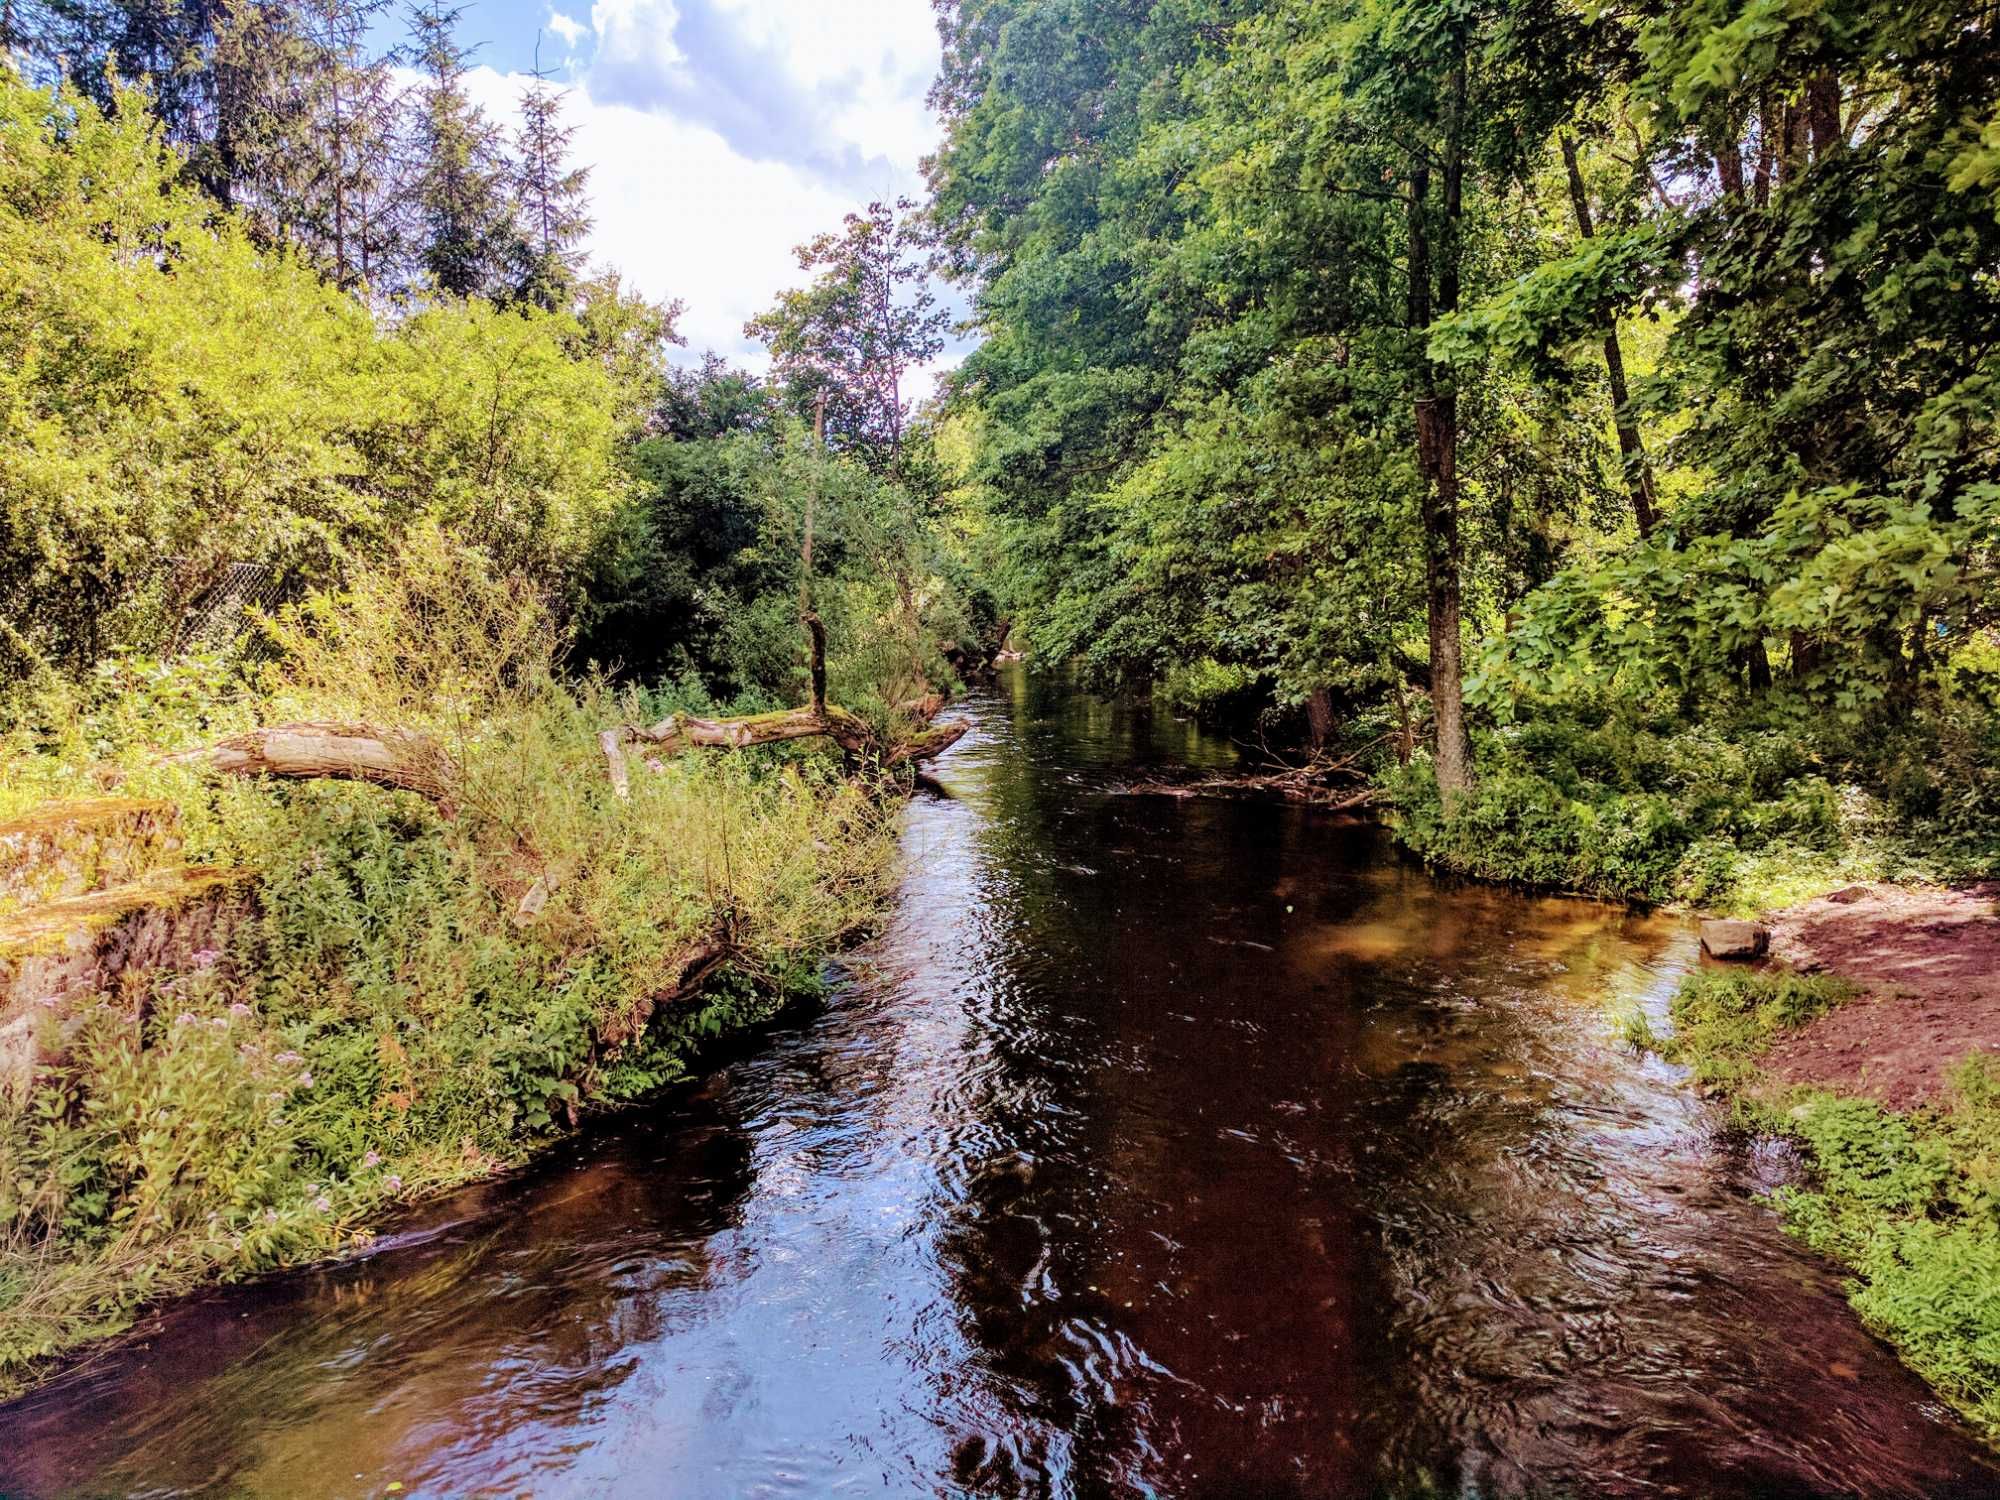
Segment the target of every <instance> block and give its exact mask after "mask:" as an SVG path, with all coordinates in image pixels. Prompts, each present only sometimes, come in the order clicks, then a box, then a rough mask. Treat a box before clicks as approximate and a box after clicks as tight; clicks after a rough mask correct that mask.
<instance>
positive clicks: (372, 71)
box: [297, 0, 399, 287]
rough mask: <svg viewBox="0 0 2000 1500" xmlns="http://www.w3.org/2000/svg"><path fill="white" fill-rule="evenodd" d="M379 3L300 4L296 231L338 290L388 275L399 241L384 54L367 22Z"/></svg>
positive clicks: (392, 96) (390, 86)
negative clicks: (304, 173)
mask: <svg viewBox="0 0 2000 1500" xmlns="http://www.w3.org/2000/svg"><path fill="white" fill-rule="evenodd" d="M386 4H387V0H303V15H304V29H305V35H306V37H307V39H308V41H309V43H310V57H311V60H312V70H311V74H310V89H309V92H308V95H307V97H308V98H309V100H310V108H309V113H310V121H311V130H310V142H309V150H308V152H307V164H308V166H309V168H310V177H309V184H308V188H307V192H306V195H305V200H304V202H303V203H302V204H301V205H300V210H301V211H300V214H299V220H298V224H297V237H298V238H299V239H300V241H301V242H302V243H304V244H305V245H306V246H308V247H309V248H310V250H311V253H312V254H313V256H314V258H315V259H316V260H317V261H318V262H319V264H320V266H321V268H322V269H323V270H324V271H325V272H326V273H327V274H328V275H330V276H331V277H332V278H333V279H334V281H335V282H336V283H337V284H339V285H340V286H343V287H353V286H356V285H358V284H361V283H368V284H371V285H377V286H379V285H380V284H381V282H382V281H384V280H385V279H390V278H392V277H393V273H394V267H395V256H396V250H397V246H398V240H399V235H398V225H397V222H396V221H397V214H396V197H397V194H396V187H397V184H396V182H395V180H394V173H393V169H392V168H393V156H394V153H393V150H392V141H393V137H394V133H395V127H396V112H397V105H398V97H397V91H396V89H395V86H394V83H393V81H392V79H391V77H390V71H389V70H390V60H389V59H388V58H386V57H370V56H369V55H368V52H367V50H366V41H367V35H368V28H369V26H370V25H371V24H372V23H373V21H374V19H375V17H376V16H377V15H379V14H380V13H381V12H382V10H383V9H384V8H385V6H386Z"/></svg>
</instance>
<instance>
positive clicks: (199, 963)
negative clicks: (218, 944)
mask: <svg viewBox="0 0 2000 1500" xmlns="http://www.w3.org/2000/svg"><path fill="white" fill-rule="evenodd" d="M220 957H222V951H221V950H220V949H219V948H197V949H196V950H195V951H194V955H193V962H194V966H195V967H196V968H197V969H212V968H214V967H215V961H216V960H217V959H218V958H220Z"/></svg>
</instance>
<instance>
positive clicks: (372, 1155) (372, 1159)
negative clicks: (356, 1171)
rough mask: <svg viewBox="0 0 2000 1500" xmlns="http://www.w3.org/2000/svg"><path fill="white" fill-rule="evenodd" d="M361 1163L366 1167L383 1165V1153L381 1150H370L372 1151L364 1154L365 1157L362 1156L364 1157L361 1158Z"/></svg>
mask: <svg viewBox="0 0 2000 1500" xmlns="http://www.w3.org/2000/svg"><path fill="white" fill-rule="evenodd" d="M361 1165H362V1166H364V1167H379V1166H381V1165H382V1153H381V1152H379V1151H370V1152H369V1153H368V1154H367V1155H366V1156H364V1157H362V1158H361Z"/></svg>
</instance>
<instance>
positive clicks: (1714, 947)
mask: <svg viewBox="0 0 2000 1500" xmlns="http://www.w3.org/2000/svg"><path fill="white" fill-rule="evenodd" d="M1701 946H1702V950H1703V951H1704V952H1705V953H1707V954H1708V956H1709V957H1710V958H1729V959H1747V958H1762V957H1763V956H1764V951H1765V950H1766V949H1767V948H1769V947H1770V946H1771V929H1770V928H1768V927H1764V926H1760V925H1759V924H1758V923H1756V922H1737V921H1731V920H1729V919H1727V918H1721V917H1711V918H1709V919H1707V920H1705V921H1704V922H1703V923H1702V924H1701Z"/></svg>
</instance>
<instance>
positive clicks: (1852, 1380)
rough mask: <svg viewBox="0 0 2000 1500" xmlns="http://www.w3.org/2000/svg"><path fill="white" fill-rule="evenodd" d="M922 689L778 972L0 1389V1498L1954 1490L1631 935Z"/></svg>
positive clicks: (1212, 759)
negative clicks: (368, 1213) (602, 1079)
mask: <svg viewBox="0 0 2000 1500" xmlns="http://www.w3.org/2000/svg"><path fill="white" fill-rule="evenodd" d="M967 707H968V711H969V712H970V713H971V714H972V716H973V717H974V719H975V720H976V728H975V730H974V732H973V733H972V734H971V735H969V736H968V737H967V738H966V739H965V740H964V741H963V742H961V744H960V746H959V747H958V748H957V749H956V750H955V751H953V752H952V753H951V754H950V755H949V756H948V757H947V758H946V759H945V760H944V761H943V762H941V763H940V765H939V766H938V769H937V780H938V782H939V783H940V785H939V786H938V787H937V788H934V789H931V790H929V791H926V792H922V793H920V795H919V797H918V799H917V800H916V801H915V802H914V803H913V804H912V806H911V808H910V810H909V814H908V819H907V831H906V842H907V846H908V851H909V856H910V857H909V864H908V873H907V876H906V879H905V884H904V888H903V890H902V893H901V897H900V900H899V904H898V907H897V910H896V912H895V914H894V916H893V919H892V920H891V922H890V924H889V926H888V928H887V930H886V931H885V933H884V934H883V936H882V937H881V938H880V939H879V940H877V941H876V942H874V943H872V944H871V945H869V946H868V947H867V948H866V949H864V950H863V951H862V952H860V953H859V954H857V955H855V956H854V957H853V958H852V959H851V960H850V962H849V965H848V968H847V971H846V973H845V975H844V977H843V978H842V980H841V982H840V983H839V984H837V985H836V987H835V989H834V991H833V993H832V994H831V995H830V997H829V998H828V1000H827V1001H826V1003H825V1004H824V1005H823V1006H822V1007H820V1008H818V1009H816V1010H815V1011H813V1012H812V1013H810V1014H806V1015H801V1016H795V1017H792V1018H790V1019H788V1020H787V1022H786V1023H785V1024H783V1025H781V1026H780V1027H778V1028H777V1029H776V1030H775V1032H774V1033H772V1034H770V1035H767V1036H765V1037H762V1038H760V1039H759V1040H758V1041H757V1043H756V1044H755V1045H754V1047H745V1048H744V1049H743V1050H742V1051H741V1052H740V1054H738V1055H736V1056H735V1057H734V1058H733V1059H728V1060H724V1061H723V1062H722V1063H721V1064H720V1065H719V1067H718V1068H717V1070H716V1071H715V1072H714V1073H713V1074H712V1075H710V1076H709V1077H708V1078H707V1080H706V1081H705V1082H704V1083H702V1084H701V1085H700V1086H698V1087H695V1088H691V1089H689V1090H687V1091H685V1092H683V1093H680V1094H677V1095H675V1096H673V1097H670V1098H669V1099H667V1100H665V1101H663V1102H662V1103H661V1104H660V1105H659V1106H658V1107H656V1108H654V1109H652V1110H650V1111H648V1112H645V1113H643V1114H640V1115H636V1116H632V1117H628V1118H625V1119H623V1120H621V1121H620V1122H618V1123H617V1124H616V1125H614V1126H612V1127H610V1128H606V1129H602V1130H600V1131H598V1132H596V1133H594V1134H592V1135H590V1136H589V1137H588V1138H586V1139H585V1140H583V1141H581V1142H580V1143H577V1144H575V1145H572V1146H569V1147H566V1148H564V1149H563V1150H562V1151H561V1152H560V1153H559V1154H558V1155H557V1156H556V1157H555V1158H553V1159H551V1160H549V1161H547V1162H545V1163H544V1164H543V1165H542V1166H540V1167H539V1168H538V1169H536V1170H535V1171H533V1172H531V1173H528V1174H525V1175H523V1176H520V1177H517V1178H514V1179H511V1180H508V1181H505V1182H500V1183H496V1184H493V1185H490V1186H487V1187H485V1188H482V1189H480V1190H478V1191H476V1192H473V1193H470V1194H465V1195H461V1196H459V1197H458V1198H456V1199H454V1200H452V1201H451V1202H450V1203H448V1204H446V1205H444V1206H443V1207H442V1209H440V1210H438V1211H436V1212H434V1213H433V1214H432V1215H431V1216H430V1217H429V1219H428V1220H427V1221H425V1222H424V1223H423V1224H421V1225H418V1226H413V1227H410V1228H407V1229H406V1230H405V1231H404V1232H402V1233H401V1234H398V1235H396V1236H392V1237H390V1238H389V1239H388V1240H387V1241H385V1243H384V1246H383V1248H382V1249H381V1250H380V1251H379V1252H378V1253H376V1254H373V1255H371V1256H369V1257H368V1258H366V1259H363V1260H359V1261H356V1262H353V1263H350V1264H346V1265H343V1266H339V1267H335V1268H332V1269H327V1270H323V1271H317V1272H311V1273H300V1274H294V1275H290V1276H283V1277H277V1278H273V1279H271V1280H269V1281H266V1282H263V1283H259V1284H256V1285H251V1286H246V1287H238V1288H233V1289H224V1290H221V1291H218V1292H214V1293H210V1294H205V1295H203V1296H200V1297H198V1298H195V1299H192V1300H190V1301H189V1302H187V1303H186V1304H184V1305H182V1306H180V1307H179V1308H177V1309H175V1310H174V1311H173V1312H171V1313H170V1314H169V1315H168V1316H167V1318H166V1319H165V1320H164V1323H163V1325H162V1326H161V1328H160V1329H159V1330H158V1331H157V1333H156V1334H155V1335H154V1336H152V1337H151V1338H150V1339H149V1340H148V1341H147V1342H145V1343H143V1344H138V1345H131V1346H126V1347H124V1348H121V1349H118V1350H115V1351H113V1352H112V1353H111V1354H109V1355H108V1356H106V1357H104V1358H101V1359H99V1360H97V1361H94V1362H93V1363H91V1364H89V1365H86V1366H84V1367H83V1368H81V1369H79V1370H77V1371H75V1372H73V1373H72V1374H71V1375H69V1376H68V1377H66V1378H64V1379H63V1380H61V1381H59V1382H58V1383H56V1384H54V1385H52V1386H49V1387H47V1388H45V1389H44V1390H43V1391H41V1392H40V1393H38V1394H37V1395H36V1396H35V1397H33V1398H32V1399H30V1400H28V1401H25V1402H22V1403H18V1404H16V1405H14V1406H12V1407H11V1408H5V1409H0V1492H4V1493H7V1494H20V1495H29V1496H40V1495H67V1494H79V1495H106V1494H118V1495H125V1494H144V1495H169V1494H190V1493H200V1494H228V1495H237V1494H241V1495H260V1496H263V1495H270V1496H294V1495H296V1496H307V1495H311V1496H347V1495H356V1496H359V1495H382V1494H385V1493H401V1494H405V1495H418V1494H424V1495H451V1496H459V1495H472V1494H481V1495H535V1496H567V1495H616V1496H647V1497H652V1496H688V1497H703V1500H707V1497H724V1500H728V1497H739V1496H742V1497H753V1496H786V1495H796V1496H810V1497H819V1496H837V1495H866V1496H903V1495H917V1496H929V1495H954V1496H955V1495H967V1494H970V1495H994V1496H1039V1495H1060V1496H1079V1497H1081V1496H1127V1495H1158V1496H1196V1497H1228V1500H1239V1497H1304V1496H1378V1495H1379V1496H1419V1495H1434V1494H1435V1495H1452V1496H1482V1497H1483V1496H1544V1495H1546V1496H1575V1497H1595V1496H1648V1495H1686V1496H1698V1497H1717V1496H1746V1497H1747V1496H1756V1497H1760V1500H1762V1497H1773V1496H1788V1495H1802V1496H1803V1495H1815V1496H1817V1495H1866V1496H1877V1495H1882V1496H1887V1495H1898V1496H1900V1495H1911V1496H1952V1495H1967V1496H1970V1495H1992V1494H2000V1472H1996V1471H1995V1470H1994V1469H1993V1468H1992V1467H1990V1466H1989V1463H1988V1460H1987V1458H1986V1457H1985V1456H1984V1454H1983V1451H1982V1450H1981V1449H1980V1447H1979V1446H1978V1445H1977V1444H1976V1443H1975V1442H1974V1441H1973V1440H1972V1439H1971V1438H1970V1437H1969V1436H1968V1435H1967V1434H1966V1433H1965V1431H1964V1430H1963V1429H1962V1428H1961V1427H1960V1426H1959V1425H1958V1424H1957V1423H1956V1422H1955V1421H1954V1420H1953V1419H1952V1418H1951V1417H1950V1416H1949V1415H1948V1414H1946V1413H1944V1412H1942V1411H1941V1410H1940V1409H1939V1408H1938V1406H1937V1405H1936V1403H1935V1402H1934V1401H1933V1400H1932V1399H1931V1398H1930V1397H1929V1395H1928V1394H1927V1392H1926V1391H1925V1389H1924V1387H1923V1386H1922V1385H1921V1384H1920V1383H1919V1382H1918V1381H1917V1380H1916V1379H1915V1378H1914V1377H1912V1376H1911V1375H1909V1374H1908V1373H1907V1372H1905V1371H1904V1370H1903V1369H1902V1368H1901V1367H1900V1366H1899V1365H1898V1364H1897V1363H1896V1361H1895V1359H1894V1358H1893V1357H1892V1356H1891V1355H1890V1354H1889V1353H1888V1352H1887V1351H1886V1350H1885V1349H1884V1348H1883V1347H1882V1346H1881V1345H1879V1344H1878V1343H1876V1342H1875V1341H1874V1340H1873V1339H1871V1338H1870V1337H1869V1336H1868V1335H1867V1334H1866V1333H1865V1332H1864V1331H1863V1330H1862V1329H1861V1328H1860V1327H1859V1326H1858V1324H1857V1323H1856V1321H1855V1319H1854V1316H1853V1314H1852V1313H1851V1312H1850V1311H1849V1310H1848V1308H1847V1306H1846V1304H1845V1302H1844V1301H1843V1300H1842V1298H1841V1295H1840V1292H1839V1285H1838V1278H1837V1277H1836V1276H1835V1275H1834V1274H1832V1273H1831V1272H1830V1271H1829V1269H1828V1268H1826V1267H1825V1266H1823V1265H1821V1264H1819V1263H1817V1262H1816V1261H1815V1260H1814V1259H1813V1258H1812V1257H1810V1256H1809V1255H1807V1254H1805V1253H1804V1252H1803V1251H1801V1250H1800V1249H1799V1248H1798V1247H1796V1246H1795V1245H1794V1244H1792V1243H1791V1242H1790V1241H1788V1240H1787V1239H1786V1238H1785V1237H1784V1236H1783V1235H1782V1234H1781V1233H1780V1231H1779V1229H1778V1227H1777V1224H1776V1222H1775V1220H1774V1217H1773V1215H1772V1213H1771V1211H1770V1210H1769V1209H1768V1208H1767V1207H1765V1206H1764V1205H1763V1204H1762V1203H1761V1201H1760V1199H1759V1197H1758V1193H1759V1191H1760V1189H1762V1188H1764V1187H1768V1186H1769V1185H1770V1184H1771V1183H1772V1182H1773V1181H1775V1180H1778V1178H1779V1176H1780V1174H1782V1173H1783V1172H1784V1171H1785V1170H1786V1163H1785V1162H1784V1160H1783V1159H1782V1158H1781V1157H1780V1156H1779V1155H1777V1154H1775V1153H1771V1152H1768V1151H1765V1152H1759V1151H1755V1150H1751V1149H1749V1148H1747V1147H1744V1146H1742V1145H1741V1144H1740V1143H1732V1141H1731V1140H1730V1139H1729V1138H1728V1137H1726V1136H1723V1135H1721V1134H1719V1133H1718V1130H1717V1125H1718V1121H1717V1119H1716V1118H1715V1115H1714V1112H1713V1111H1712V1110H1711V1109H1710V1108H1709V1107H1708V1106H1705V1105H1703V1104H1702V1103H1701V1102H1700V1101H1698V1100H1697V1099H1695V1098H1694V1097H1693V1096H1692V1095H1691V1094H1690V1093H1689V1092H1688V1091H1687V1090H1686V1089H1684V1088H1683V1087H1681V1086H1680V1085H1679V1084H1678V1083H1677V1081H1676V1080H1675V1078H1674V1076H1673V1074H1672V1071H1671V1070H1670V1069H1668V1068H1666V1067H1665V1066H1664V1065H1662V1064H1660V1063H1658V1062H1649V1061H1641V1060H1639V1059H1637V1058H1635V1057H1634V1056H1633V1055H1632V1054H1631V1053H1630V1052H1629V1051H1626V1050H1624V1049H1622V1048H1621V1047H1620V1046H1619V1045H1618V1044H1617V1041H1616V1032H1615V1026H1614V1020H1613V1018H1614V1015H1615V1013H1616V1011H1617V1009H1618V1008H1619V1007H1620V1006H1630V1005H1638V1006H1640V1007H1642V1008H1644V1009H1645V1010H1647V1011H1648V1012H1649V1013H1650V1014H1652V1015H1653V1016H1654V1017H1655V1018H1658V1017H1659V1016H1660V1015H1661V1013H1662V1012H1663V1010H1664V1007H1665V1003H1666V999H1667V996H1668V994H1669V993H1670V991H1671V990H1672V987H1673V985H1674V983H1675V981H1676V979H1677V978H1678V976H1679V975H1680V974H1681V973H1682V972H1684V971H1685V970H1686V968H1687V967H1688V965H1689V964H1691V963H1693V962H1694V961H1695V954H1694V944H1693V941H1692V939H1691V937H1690V935H1689V933H1688V931H1687V930H1686V927H1685V925H1684V924H1682V923H1680V922H1677V921H1675V920H1671V919H1667V918H1656V917H1642V916H1635V915H1631V914H1628V913H1625V912H1622V911H1619V910H1615V909H1612V908H1609V907H1605V906H1599V905H1593V904H1589V903H1584V902H1576V901H1565V900H1554V899H1535V898H1530V897H1525V896H1521V895H1516V894H1509V893H1506V892H1502V891H1497V890H1491V889H1484V888H1477V887H1464V886H1445V885H1440V884H1437V883H1434V882H1433V881H1431V880H1429V879H1427V878H1426V877H1425V876H1424V875H1423V874H1422V872H1421V871H1419V870H1417V869H1415V868H1413V867H1411V866H1410V865H1408V864H1407V863H1404V862H1401V861H1399V860H1398V859H1397V858H1396V857H1395V855H1394V854H1393V852H1392V851H1391V850H1390V849H1389V848H1388V846H1387V845H1386V844H1385V842H1384V841H1383V839H1382V838H1381V836H1380V835H1379V834H1378V833H1377V832H1375V831H1373V830H1372V829H1370V828H1369V827H1368V826H1366V825H1364V824H1360V823H1356V822H1351V821H1343V820H1341V819H1338V818H1335V817H1332V816H1329V815H1326V814H1322V813H1316V812H1313V811H1310V810H1305V809H1300V808H1295V807H1288V806H1270V805H1261V804H1255V803H1248V802H1228V801H1212V800H1179V799H1174V798H1167V797H1159V796H1144V795H1130V794H1128V792H1127V788H1126V787H1125V785H1124V782H1125V781H1126V780H1128V779H1129V778H1131V777H1132V776H1133V775H1134V774H1135V773H1136V772H1138V771H1140V770H1141V769H1142V768H1144V767H1145V766H1148V765H1156V764H1162V763H1168V762H1171V763H1175V764H1180V765H1190V764H1192V765H1202V764H1219V763H1224V762H1226V761H1227V760H1228V759H1229V758H1230V751H1229V747H1228V746H1227V745H1226V744H1223V743H1219V742H1216V741H1213V740H1208V739H1205V738H1203V737H1202V736H1200V735H1199V734H1197V733H1196V732H1194V731H1192V730H1190V729H1188V728H1187V727H1185V726H1183V725H1180V724H1177V723H1175V722H1174V721H1172V720H1171V719H1168V718H1167V717H1165V716H1164V715H1160V714H1155V713H1153V712H1151V711H1150V710H1149V709H1148V708H1147V706H1146V705H1144V704H1119V703H1104V702H1099V701H1097V700H1094V699H1091V698H1088V697H1085V696H1083V695H1080V694H1076V693H1074V692H1070V691H1067V690H1065V689H1064V688H1063V687H1062V686H1061V685H1059V684H1056V683H1050V682H1038V681H1035V680H1032V679H1030V678H1028V677H1025V676H1023V675H1021V674H1020V673H1018V672H1015V673H1011V674H1010V675H1009V676H1007V677H1006V678H1005V679H1003V682H1002V684H1001V686H1000V688H999V689H998V691H997V692H994V693H989V694H985V695H982V696H979V697H976V698H975V699H973V700H972V701H971V703H970V704H969V705H968V706H967ZM391 1485H400V1486H401V1490H400V1491H392V1490H391V1489H390V1486H391Z"/></svg>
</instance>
